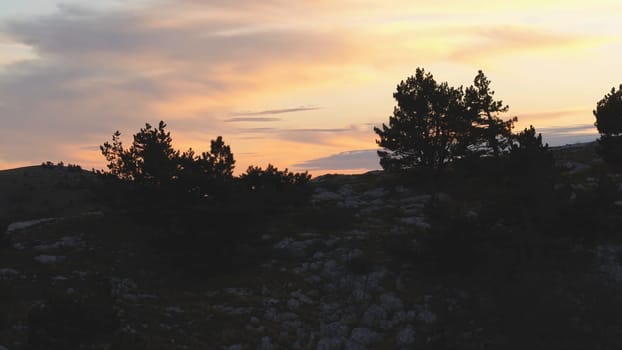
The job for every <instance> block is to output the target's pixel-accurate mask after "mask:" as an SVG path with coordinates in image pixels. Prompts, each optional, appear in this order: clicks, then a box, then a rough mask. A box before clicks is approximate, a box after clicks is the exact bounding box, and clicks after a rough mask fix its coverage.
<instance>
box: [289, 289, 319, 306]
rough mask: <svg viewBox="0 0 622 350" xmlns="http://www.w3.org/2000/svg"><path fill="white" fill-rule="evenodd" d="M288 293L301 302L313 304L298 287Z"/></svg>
mask: <svg viewBox="0 0 622 350" xmlns="http://www.w3.org/2000/svg"><path fill="white" fill-rule="evenodd" d="M290 295H291V296H292V297H294V298H296V299H298V300H299V301H300V302H301V303H303V304H313V300H311V298H309V297H308V296H306V295H305V294H304V293H303V292H302V291H301V290H300V289H299V290H297V291H294V292H291V293H290Z"/></svg>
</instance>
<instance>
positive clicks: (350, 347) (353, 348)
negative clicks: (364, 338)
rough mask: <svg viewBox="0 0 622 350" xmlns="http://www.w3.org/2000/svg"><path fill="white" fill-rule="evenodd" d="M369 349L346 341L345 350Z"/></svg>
mask: <svg viewBox="0 0 622 350" xmlns="http://www.w3.org/2000/svg"><path fill="white" fill-rule="evenodd" d="M367 349H368V348H367V347H366V346H364V345H362V344H359V343H357V342H355V341H352V340H346V345H345V347H344V350H367Z"/></svg>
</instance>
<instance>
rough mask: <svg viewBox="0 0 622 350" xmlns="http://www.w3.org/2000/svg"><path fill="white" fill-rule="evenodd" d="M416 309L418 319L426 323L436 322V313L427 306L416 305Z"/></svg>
mask: <svg viewBox="0 0 622 350" xmlns="http://www.w3.org/2000/svg"><path fill="white" fill-rule="evenodd" d="M415 311H416V312H417V320H418V321H421V322H425V323H434V322H436V315H435V314H434V313H433V312H432V311H430V310H429V309H428V308H427V307H422V306H419V305H417V306H415Z"/></svg>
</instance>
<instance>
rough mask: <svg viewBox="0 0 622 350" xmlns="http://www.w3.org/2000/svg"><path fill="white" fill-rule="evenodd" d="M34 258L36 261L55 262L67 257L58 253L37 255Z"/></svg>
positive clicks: (43, 262)
mask: <svg viewBox="0 0 622 350" xmlns="http://www.w3.org/2000/svg"><path fill="white" fill-rule="evenodd" d="M34 259H35V261H36V262H40V263H42V264H53V263H57V262H61V261H63V260H65V257H64V256H58V255H37V256H35V258H34Z"/></svg>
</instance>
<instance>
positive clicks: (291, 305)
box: [287, 299, 300, 311]
mask: <svg viewBox="0 0 622 350" xmlns="http://www.w3.org/2000/svg"><path fill="white" fill-rule="evenodd" d="M287 308H288V309H290V310H291V311H296V310H298V309H299V308H300V302H299V301H298V300H296V299H289V300H288V301H287Z"/></svg>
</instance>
